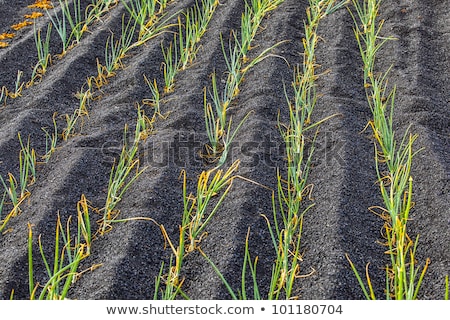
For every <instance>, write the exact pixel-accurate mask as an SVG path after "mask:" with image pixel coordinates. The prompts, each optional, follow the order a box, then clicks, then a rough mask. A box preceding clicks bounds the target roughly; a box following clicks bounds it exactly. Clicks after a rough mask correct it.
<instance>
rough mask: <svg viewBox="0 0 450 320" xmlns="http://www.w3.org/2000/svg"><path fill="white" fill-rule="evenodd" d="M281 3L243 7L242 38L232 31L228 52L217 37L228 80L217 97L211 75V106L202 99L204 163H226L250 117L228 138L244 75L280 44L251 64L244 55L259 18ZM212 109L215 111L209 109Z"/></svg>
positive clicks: (260, 1) (263, 0)
mask: <svg viewBox="0 0 450 320" xmlns="http://www.w3.org/2000/svg"><path fill="white" fill-rule="evenodd" d="M281 2H282V1H279V0H271V1H266V0H256V1H254V3H253V4H252V5H253V7H250V6H249V5H248V4H246V6H245V8H246V9H245V11H244V13H243V16H242V19H241V33H240V34H241V38H240V39H239V38H238V36H237V33H236V32H235V31H234V30H232V31H231V33H230V37H229V40H228V46H227V47H228V48H227V49H226V48H225V43H224V40H223V36H222V35H220V41H221V46H222V52H223V56H224V59H225V64H226V66H227V80H226V82H225V86H224V88H223V91H222V94H219V88H218V86H217V80H216V74H215V73H213V75H212V81H211V82H212V92H210V97H211V99H212V101H213V102H212V103H209V102H208V101H207V100H206V99H204V113H205V124H206V131H207V136H208V139H209V145H207V146H206V148H207V152H206V153H205V154H204V157H205V158H206V159H209V160H210V161H216V160H219V159H220V161H219V166H220V165H222V164H223V163H224V161H225V160H226V157H227V154H228V151H229V147H230V145H231V142H232V140H233V137H234V136H235V134H236V133H237V130H238V129H239V128H240V127H241V126H242V125H243V123H244V122H245V120H246V119H247V117H248V116H249V114H247V115H246V116H245V117H244V119H243V120H241V122H239V124H238V127H237V129H236V130H235V131H234V132H233V134H231V135H230V128H231V119H230V120H228V117H227V113H228V109H229V107H230V104H231V102H232V101H233V100H234V99H235V98H236V96H237V95H238V94H239V86H240V84H241V83H242V81H243V79H244V77H245V74H246V73H247V72H248V71H249V70H250V69H251V68H252V67H254V66H255V65H256V64H258V63H259V62H261V61H262V60H264V59H265V58H267V57H269V56H271V54H270V51H271V50H272V49H274V48H275V47H276V46H278V45H280V44H281V43H282V42H279V43H277V44H275V45H273V46H271V47H270V48H267V49H265V50H263V51H262V52H261V53H260V54H259V55H258V56H257V57H255V58H254V59H252V60H251V61H250V60H249V59H248V58H247V53H248V51H249V50H250V48H251V42H252V41H253V38H254V36H255V35H256V32H257V30H258V29H259V27H260V23H261V20H262V17H263V16H264V15H265V14H266V13H267V12H269V11H270V10H273V9H274V8H276V7H277V6H278V5H279V4H280V3H281ZM212 105H214V108H213V107H212Z"/></svg>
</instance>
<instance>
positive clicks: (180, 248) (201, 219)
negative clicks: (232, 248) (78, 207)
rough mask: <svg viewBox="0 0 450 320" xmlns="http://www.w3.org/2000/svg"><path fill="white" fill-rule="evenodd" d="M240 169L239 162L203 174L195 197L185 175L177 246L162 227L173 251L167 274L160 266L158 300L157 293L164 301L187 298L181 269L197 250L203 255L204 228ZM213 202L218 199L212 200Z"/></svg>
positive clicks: (157, 284)
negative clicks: (190, 254)
mask: <svg viewBox="0 0 450 320" xmlns="http://www.w3.org/2000/svg"><path fill="white" fill-rule="evenodd" d="M238 168H239V160H238V161H235V162H234V163H233V164H232V165H231V166H230V167H229V168H228V169H227V170H226V171H223V170H221V169H211V170H208V171H203V172H202V173H201V174H200V177H199V179H198V182H197V190H196V193H195V194H192V193H188V191H187V180H186V172H184V171H183V172H182V177H183V208H184V209H183V215H182V221H181V225H180V228H179V230H180V234H179V240H178V245H175V244H174V243H173V241H172V240H171V239H170V237H169V235H168V234H167V231H166V230H165V228H164V226H163V225H160V228H161V231H162V233H163V235H164V238H165V239H166V241H167V243H168V244H169V247H170V249H171V250H172V257H171V260H170V263H169V271H168V272H167V274H166V275H163V268H164V265H163V264H162V265H161V272H160V274H159V277H158V278H157V280H156V290H155V296H156V297H157V296H158V293H161V298H162V299H175V297H176V296H177V294H178V293H180V294H182V295H184V293H183V291H182V290H181V286H182V284H183V279H182V278H181V271H182V270H181V269H182V266H183V262H184V259H185V258H186V256H187V255H188V254H189V253H191V252H193V251H195V250H198V251H200V252H201V249H200V246H199V244H200V242H201V241H202V239H203V238H204V237H205V236H206V232H205V228H206V226H207V225H208V223H209V222H210V221H211V219H212V218H213V216H214V215H215V214H216V213H217V211H218V209H219V207H220V206H221V204H222V202H223V201H224V199H225V197H226V195H227V194H228V192H229V191H230V189H231V186H232V182H233V180H234V179H235V178H236V177H237V176H236V172H237V170H238ZM213 199H216V200H215V201H213ZM174 261H175V262H174ZM161 284H164V285H165V289H164V290H163V289H162V288H160V286H161ZM184 296H185V295H184ZM185 297H186V296H185Z"/></svg>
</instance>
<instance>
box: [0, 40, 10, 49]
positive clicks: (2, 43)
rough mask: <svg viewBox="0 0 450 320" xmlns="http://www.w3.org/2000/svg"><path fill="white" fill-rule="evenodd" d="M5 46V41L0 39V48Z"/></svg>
mask: <svg viewBox="0 0 450 320" xmlns="http://www.w3.org/2000/svg"><path fill="white" fill-rule="evenodd" d="M7 46H9V44H8V43H7V42H3V41H0V48H6V47H7Z"/></svg>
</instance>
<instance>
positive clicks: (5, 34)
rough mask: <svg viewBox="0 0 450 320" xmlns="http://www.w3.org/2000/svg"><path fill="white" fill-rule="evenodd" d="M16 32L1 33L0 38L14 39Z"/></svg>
mask: <svg viewBox="0 0 450 320" xmlns="http://www.w3.org/2000/svg"><path fill="white" fill-rule="evenodd" d="M14 36H15V34H14V33H6V32H5V33H2V34H0V40H5V39H12V38H14Z"/></svg>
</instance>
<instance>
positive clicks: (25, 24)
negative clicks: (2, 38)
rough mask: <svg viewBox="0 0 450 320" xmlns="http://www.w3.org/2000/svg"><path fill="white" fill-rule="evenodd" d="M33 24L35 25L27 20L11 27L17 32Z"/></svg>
mask: <svg viewBox="0 0 450 320" xmlns="http://www.w3.org/2000/svg"><path fill="white" fill-rule="evenodd" d="M31 24H33V22H31V21H28V20H25V21H22V22H19V23H17V24H13V25H12V26H11V29H13V30H16V31H17V30H20V29H22V28H25V27H26V26H29V25H31Z"/></svg>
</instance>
